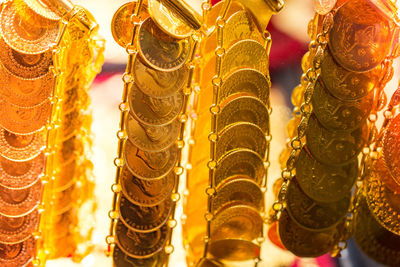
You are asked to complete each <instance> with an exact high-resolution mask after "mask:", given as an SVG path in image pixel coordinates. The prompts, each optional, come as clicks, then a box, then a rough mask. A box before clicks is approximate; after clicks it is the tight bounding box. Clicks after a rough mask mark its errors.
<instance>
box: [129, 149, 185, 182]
mask: <svg viewBox="0 0 400 267" xmlns="http://www.w3.org/2000/svg"><path fill="white" fill-rule="evenodd" d="M124 156H125V162H126V165H127V167H128V169H129V170H130V171H131V172H132V174H133V175H135V176H136V177H138V178H141V179H145V180H152V179H161V178H162V177H164V176H166V175H167V174H168V173H169V172H171V171H172V169H173V168H174V167H175V164H176V162H177V160H178V149H177V147H176V146H171V147H170V148H168V149H166V150H162V151H159V152H147V151H142V150H140V149H138V148H137V147H135V146H134V145H133V144H132V143H131V142H130V141H128V142H126V144H125V153H124Z"/></svg>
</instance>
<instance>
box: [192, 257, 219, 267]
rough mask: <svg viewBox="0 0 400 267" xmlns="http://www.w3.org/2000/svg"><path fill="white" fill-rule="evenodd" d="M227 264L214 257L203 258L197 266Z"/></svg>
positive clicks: (216, 266)
mask: <svg viewBox="0 0 400 267" xmlns="http://www.w3.org/2000/svg"><path fill="white" fill-rule="evenodd" d="M224 266H225V265H224V264H222V263H220V262H218V261H217V260H214V259H206V258H201V259H200V261H199V262H198V263H197V264H196V267H224Z"/></svg>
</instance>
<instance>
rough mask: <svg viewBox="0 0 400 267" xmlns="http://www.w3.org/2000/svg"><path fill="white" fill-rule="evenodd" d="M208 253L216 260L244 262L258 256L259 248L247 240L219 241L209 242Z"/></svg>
mask: <svg viewBox="0 0 400 267" xmlns="http://www.w3.org/2000/svg"><path fill="white" fill-rule="evenodd" d="M209 249H210V253H211V254H212V255H214V256H215V257H216V258H218V259H225V260H230V261H245V260H252V259H256V258H258V257H259V256H260V247H259V246H258V245H256V244H254V243H253V242H251V241H249V240H243V239H232V238H226V239H220V240H216V241H211V243H210V248H209Z"/></svg>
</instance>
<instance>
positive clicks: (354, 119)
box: [312, 80, 374, 131]
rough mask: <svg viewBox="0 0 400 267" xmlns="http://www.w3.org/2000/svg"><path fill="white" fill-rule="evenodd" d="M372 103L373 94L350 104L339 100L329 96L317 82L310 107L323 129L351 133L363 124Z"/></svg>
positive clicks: (319, 82)
mask: <svg viewBox="0 0 400 267" xmlns="http://www.w3.org/2000/svg"><path fill="white" fill-rule="evenodd" d="M373 101H374V93H373V92H371V93H370V94H369V95H367V96H365V97H363V98H361V99H359V100H354V101H351V102H347V101H346V102H345V101H342V100H339V99H337V98H335V97H333V96H332V95H330V94H329V92H327V91H326V89H325V88H324V87H323V85H322V84H321V81H320V80H318V81H317V82H316V83H315V88H314V93H313V97H312V106H313V111H314V114H315V116H316V117H317V118H318V121H319V122H320V123H321V124H322V125H323V126H324V127H325V128H327V129H330V130H335V131H351V130H354V129H356V128H358V127H360V126H361V125H362V124H363V123H364V122H365V120H366V118H367V116H368V115H369V113H370V112H371V109H372V106H373Z"/></svg>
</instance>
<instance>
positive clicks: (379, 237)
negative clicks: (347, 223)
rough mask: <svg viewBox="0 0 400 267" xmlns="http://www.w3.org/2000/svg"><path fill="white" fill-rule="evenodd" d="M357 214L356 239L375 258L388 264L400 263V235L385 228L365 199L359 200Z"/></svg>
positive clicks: (395, 264) (369, 255) (362, 248)
mask: <svg viewBox="0 0 400 267" xmlns="http://www.w3.org/2000/svg"><path fill="white" fill-rule="evenodd" d="M359 203H360V204H359V208H358V211H357V213H356V216H355V219H354V220H355V227H354V230H355V232H354V239H355V241H356V243H357V245H358V246H359V247H360V248H361V250H362V251H363V252H364V253H365V254H367V255H368V257H370V258H372V259H373V260H375V261H377V262H379V263H382V264H385V265H387V266H399V265H400V251H399V247H400V237H399V236H398V235H396V234H393V233H392V232H390V231H388V230H386V229H385V228H383V227H382V226H381V225H380V224H379V223H378V222H377V221H376V220H375V219H374V216H372V214H371V213H370V211H369V210H368V207H367V204H366V203H365V199H361V201H359Z"/></svg>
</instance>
